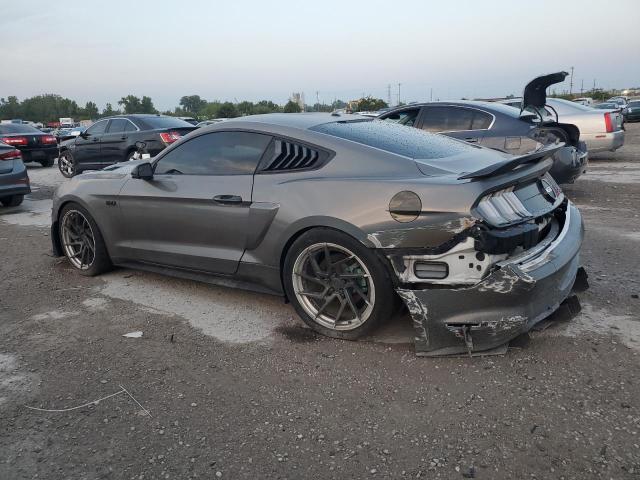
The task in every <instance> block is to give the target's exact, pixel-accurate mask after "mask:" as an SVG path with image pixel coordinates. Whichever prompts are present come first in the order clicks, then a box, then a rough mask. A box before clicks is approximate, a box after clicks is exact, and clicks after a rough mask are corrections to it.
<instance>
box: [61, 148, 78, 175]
mask: <svg viewBox="0 0 640 480" xmlns="http://www.w3.org/2000/svg"><path fill="white" fill-rule="evenodd" d="M58 168H59V169H60V173H62V175H63V176H64V177H66V178H71V177H73V176H74V175H76V174H77V166H76V160H75V158H73V154H72V153H71V152H70V151H68V150H66V151H64V152H62V153H61V154H60V157H58Z"/></svg>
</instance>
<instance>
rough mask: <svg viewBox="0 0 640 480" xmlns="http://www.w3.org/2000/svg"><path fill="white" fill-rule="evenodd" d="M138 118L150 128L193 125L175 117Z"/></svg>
mask: <svg viewBox="0 0 640 480" xmlns="http://www.w3.org/2000/svg"><path fill="white" fill-rule="evenodd" d="M138 120H139V121H140V122H141V123H144V124H145V125H146V126H147V127H149V128H152V129H155V128H185V127H193V125H191V124H190V123H189V122H185V121H184V120H181V119H179V118H175V117H144V118H139V119H138Z"/></svg>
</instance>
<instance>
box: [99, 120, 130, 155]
mask: <svg viewBox="0 0 640 480" xmlns="http://www.w3.org/2000/svg"><path fill="white" fill-rule="evenodd" d="M129 124H131V122H130V121H129V120H127V119H126V118H112V119H111V121H110V122H109V125H108V126H107V129H106V131H105V133H104V134H103V135H102V141H101V142H100V152H101V153H100V157H101V161H103V162H104V163H108V164H112V163H117V162H122V161H124V160H127V155H128V153H129V152H128V151H127V147H128V145H129V142H128V141H127V140H128V136H129V133H128V132H127V131H126V130H127V127H128V125H129Z"/></svg>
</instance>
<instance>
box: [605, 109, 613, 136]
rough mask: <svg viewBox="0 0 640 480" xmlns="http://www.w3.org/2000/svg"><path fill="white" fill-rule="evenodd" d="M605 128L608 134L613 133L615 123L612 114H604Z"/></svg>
mask: <svg viewBox="0 0 640 480" xmlns="http://www.w3.org/2000/svg"><path fill="white" fill-rule="evenodd" d="M604 126H605V128H606V130H607V133H611V132H613V122H612V121H611V113H610V112H606V113H605V114H604Z"/></svg>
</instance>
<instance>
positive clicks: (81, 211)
mask: <svg viewBox="0 0 640 480" xmlns="http://www.w3.org/2000/svg"><path fill="white" fill-rule="evenodd" d="M59 225H60V227H59V235H60V244H61V245H62V251H63V252H64V254H65V256H66V257H67V259H68V260H69V263H71V265H72V266H73V267H75V268H76V269H77V270H78V271H79V272H80V273H81V274H82V275H86V276H90V277H92V276H94V275H98V274H100V273H102V272H106V271H107V270H109V269H110V268H111V266H112V265H111V259H110V258H109V254H108V252H107V249H106V247H105V245H104V240H103V238H102V234H101V233H100V229H99V228H98V225H97V224H96V222H95V220H94V219H93V217H92V216H91V215H90V214H89V212H88V211H87V210H86V209H85V208H83V207H81V206H80V205H77V204H74V203H70V204H67V205H65V206H64V207H63V208H62V212H60V223H59Z"/></svg>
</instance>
